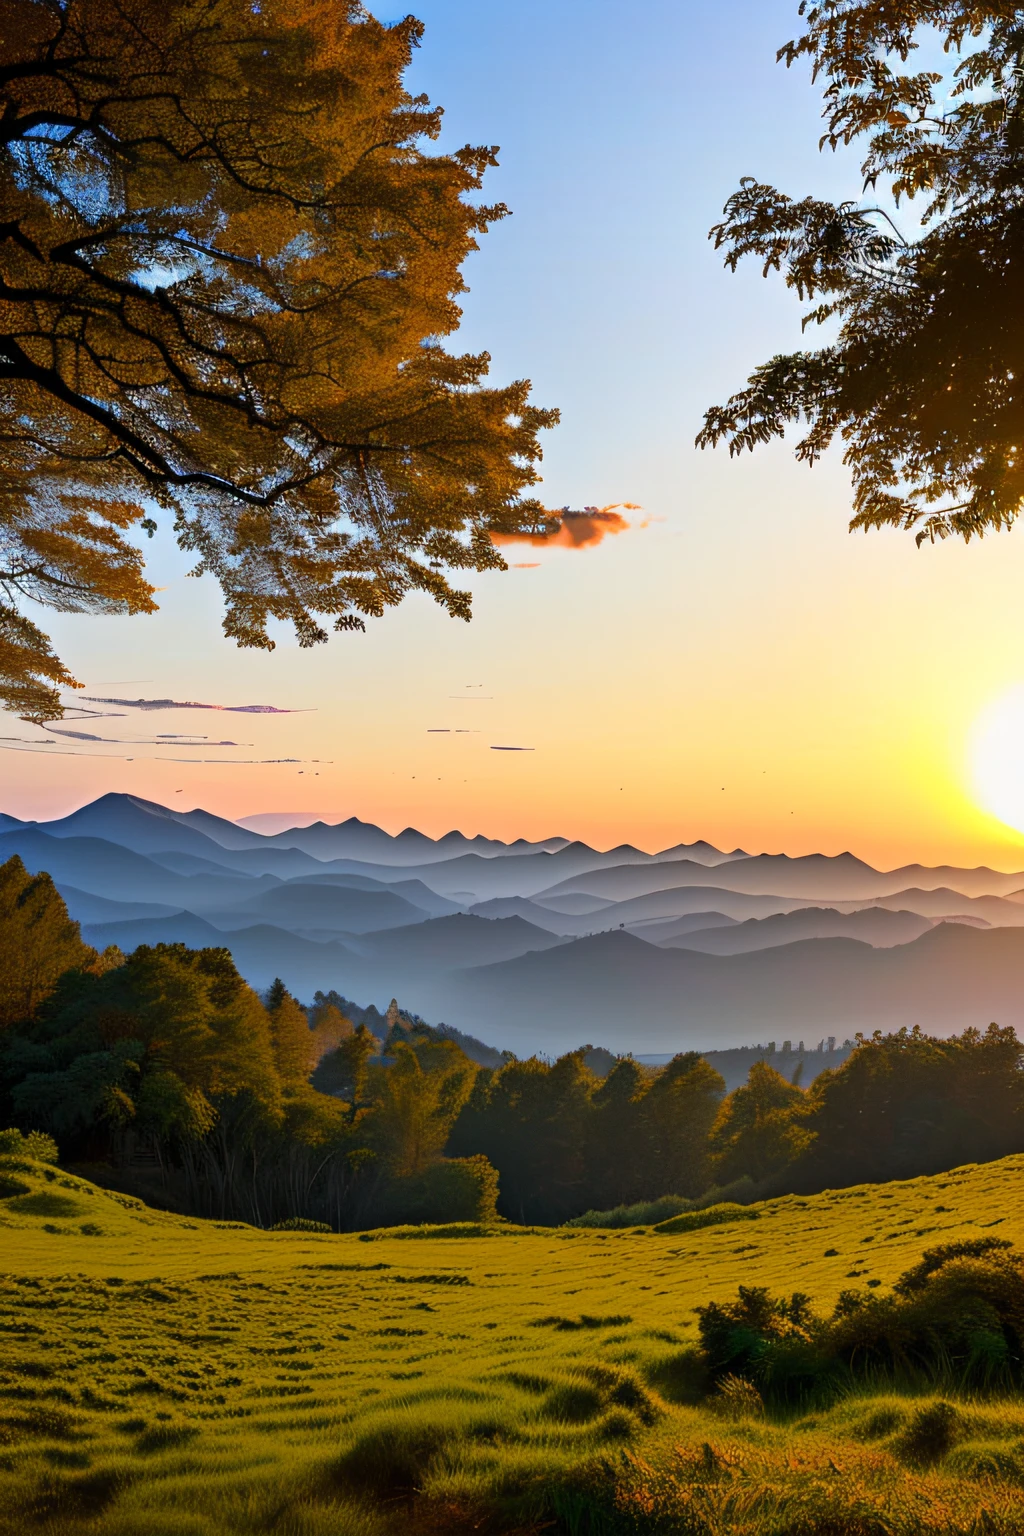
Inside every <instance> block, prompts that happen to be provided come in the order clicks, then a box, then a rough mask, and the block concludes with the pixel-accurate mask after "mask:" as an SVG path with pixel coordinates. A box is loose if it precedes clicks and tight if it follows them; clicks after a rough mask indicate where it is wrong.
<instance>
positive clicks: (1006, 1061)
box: [449, 1024, 1024, 1223]
mask: <svg viewBox="0 0 1024 1536" xmlns="http://www.w3.org/2000/svg"><path fill="white" fill-rule="evenodd" d="M584 1055H585V1053H584V1052H583V1051H577V1052H574V1053H572V1054H570V1055H567V1056H563V1057H561V1058H560V1060H558V1061H556V1062H555V1063H554V1064H553V1065H550V1066H549V1065H547V1064H545V1063H543V1062H540V1061H536V1060H532V1061H523V1062H512V1063H509V1064H508V1065H507V1066H505V1067H502V1068H501V1069H500V1071H497V1072H488V1071H483V1072H480V1073H479V1074H478V1075H477V1078H476V1081H475V1083H474V1085H473V1090H472V1092H471V1094H470V1095H469V1098H468V1099H467V1102H466V1106H465V1108H464V1109H463V1110H462V1112H461V1113H460V1115H459V1117H458V1119H457V1121H456V1122H455V1125H454V1128H453V1131H452V1135H451V1138H450V1141H449V1148H450V1150H451V1151H452V1152H454V1153H456V1154H457V1155H459V1156H462V1157H466V1156H471V1155H472V1154H474V1153H483V1154H484V1155H485V1156H486V1157H487V1158H488V1159H489V1160H490V1161H491V1162H492V1163H493V1164H494V1166H495V1168H497V1170H498V1173H499V1176H500V1181H501V1198H500V1201H499V1209H500V1210H501V1211H502V1212H503V1213H504V1214H506V1215H508V1216H510V1217H512V1218H513V1219H514V1220H516V1221H525V1222H539V1223H549V1222H561V1221H565V1220H568V1219H570V1218H572V1217H574V1216H576V1215H577V1214H578V1213H580V1212H584V1211H587V1210H597V1211H605V1212H609V1211H613V1210H614V1209H615V1208H619V1209H621V1208H623V1207H625V1208H627V1210H628V1208H629V1207H635V1206H640V1205H642V1203H643V1202H653V1201H656V1200H658V1199H660V1198H663V1197H664V1196H667V1195H678V1196H683V1197H687V1198H690V1199H693V1198H695V1197H699V1196H701V1195H702V1194H705V1193H706V1192H708V1191H709V1190H715V1191H717V1192H718V1194H719V1195H720V1197H722V1198H730V1199H734V1200H735V1199H755V1198H762V1197H767V1196H770V1195H774V1194H781V1193H787V1192H803V1193H811V1192H813V1191H816V1190H820V1189H827V1188H834V1187H841V1186H843V1185H849V1184H859V1183H868V1182H875V1181H878V1182H882V1181H885V1180H888V1179H905V1178H914V1177H917V1176H918V1175H920V1174H926V1173H937V1172H940V1171H942V1170H943V1169H946V1168H953V1167H956V1166H958V1165H959V1164H962V1163H969V1162H986V1161H989V1160H991V1159H993V1158H997V1157H1003V1156H1006V1155H1007V1154H1009V1153H1011V1152H1019V1151H1021V1150H1024V1047H1022V1046H1021V1044H1020V1042H1019V1041H1018V1040H1017V1037H1016V1035H1015V1034H1014V1032H1013V1030H1012V1029H1000V1028H999V1027H998V1026H997V1025H995V1024H993V1025H990V1026H989V1028H988V1029H987V1030H985V1031H984V1032H982V1031H979V1030H974V1029H968V1030H965V1031H964V1033H963V1034H962V1035H959V1036H954V1037H952V1038H950V1039H948V1040H938V1039H934V1038H932V1037H931V1036H929V1035H926V1034H924V1033H923V1032H922V1031H921V1030H920V1029H914V1030H900V1031H899V1032H897V1033H895V1034H890V1035H882V1034H880V1033H878V1034H875V1035H873V1036H872V1037H870V1038H867V1039H864V1038H858V1042H857V1044H856V1047H855V1049H854V1050H853V1051H852V1052H851V1054H850V1055H849V1056H848V1058H847V1059H846V1061H845V1062H844V1063H843V1065H842V1066H840V1067H838V1068H833V1069H830V1070H826V1071H825V1072H822V1073H821V1074H820V1075H819V1076H818V1077H817V1078H816V1079H815V1080H814V1082H813V1084H812V1085H811V1087H810V1088H809V1089H807V1090H806V1091H804V1090H802V1089H801V1088H799V1087H797V1086H795V1085H794V1084H793V1083H791V1082H789V1081H787V1079H786V1078H784V1077H783V1076H782V1075H781V1074H780V1073H779V1072H777V1071H776V1070H775V1069H774V1068H773V1067H772V1066H771V1065H770V1064H769V1063H768V1062H764V1061H762V1062H755V1064H754V1065H753V1066H752V1067H751V1069H750V1072H749V1075H748V1078H747V1081H746V1083H745V1084H743V1085H742V1086H741V1087H739V1088H736V1089H734V1091H733V1092H732V1093H729V1094H725V1093H724V1083H723V1081H722V1078H721V1077H720V1076H719V1074H718V1073H717V1072H716V1071H715V1070H714V1068H713V1067H711V1066H710V1065H709V1064H708V1063H707V1062H706V1061H705V1060H704V1059H703V1057H701V1056H699V1055H697V1054H696V1053H695V1052H691V1053H688V1054H685V1055H680V1056H677V1057H675V1059H674V1060H673V1061H671V1062H670V1063H669V1064H668V1066H666V1067H665V1068H663V1069H662V1070H661V1071H659V1072H657V1073H655V1074H652V1073H651V1072H649V1071H645V1070H644V1069H643V1068H642V1067H640V1066H638V1064H637V1063H636V1062H634V1061H633V1060H631V1059H629V1058H623V1059H620V1060H619V1061H617V1062H616V1064H615V1066H614V1067H613V1068H612V1070H611V1072H610V1073H609V1074H608V1076H607V1077H605V1078H604V1079H603V1080H598V1079H595V1078H594V1077H593V1075H592V1074H591V1073H589V1072H588V1071H587V1068H586V1066H585V1064H584ZM664 1214H667V1212H665V1213H664ZM634 1219H635V1220H636V1221H640V1220H643V1219H645V1218H644V1217H643V1215H642V1213H640V1212H639V1211H638V1212H637V1213H636V1214H635V1217H634ZM655 1219H660V1218H655Z"/></svg>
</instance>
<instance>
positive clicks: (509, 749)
mask: <svg viewBox="0 0 1024 1536" xmlns="http://www.w3.org/2000/svg"><path fill="white" fill-rule="evenodd" d="M491 751H492V752H535V751H536V748H535V747H492V748H491Z"/></svg>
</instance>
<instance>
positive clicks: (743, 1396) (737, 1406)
mask: <svg viewBox="0 0 1024 1536" xmlns="http://www.w3.org/2000/svg"><path fill="white" fill-rule="evenodd" d="M711 1407H712V1408H713V1409H714V1411H715V1412H716V1413H717V1414H719V1415H720V1417H722V1418H723V1419H760V1418H763V1417H764V1398H763V1397H762V1396H761V1394H760V1392H759V1391H758V1390H757V1388H756V1387H755V1386H754V1383H753V1382H752V1381H746V1380H745V1379H744V1378H743V1377H742V1376H725V1377H723V1379H722V1380H721V1381H720V1382H719V1383H718V1391H717V1392H716V1393H715V1395H714V1397H713V1399H712V1401H711Z"/></svg>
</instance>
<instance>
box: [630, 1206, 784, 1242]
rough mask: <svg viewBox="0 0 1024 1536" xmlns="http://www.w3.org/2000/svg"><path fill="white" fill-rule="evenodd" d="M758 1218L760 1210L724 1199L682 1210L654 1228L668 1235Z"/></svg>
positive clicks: (756, 1219) (757, 1219)
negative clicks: (694, 1208) (714, 1203)
mask: <svg viewBox="0 0 1024 1536" xmlns="http://www.w3.org/2000/svg"><path fill="white" fill-rule="evenodd" d="M760 1219H761V1212H760V1211H755V1210H753V1209H752V1208H751V1207H750V1206H748V1205H734V1204H733V1203H732V1202H731V1201H725V1202H723V1203H722V1204H720V1205H708V1206H705V1207H704V1209H703V1210H697V1211H683V1212H682V1214H681V1215H679V1216H673V1217H671V1218H670V1219H669V1220H668V1221H662V1222H659V1223H658V1225H657V1226H656V1227H655V1229H654V1230H655V1232H663V1233H664V1234H665V1235H666V1236H667V1237H668V1236H673V1235H674V1234H675V1233H677V1232H697V1231H699V1230H700V1228H701V1227H717V1226H720V1225H721V1224H722V1223H724V1222H727V1221H759V1220H760Z"/></svg>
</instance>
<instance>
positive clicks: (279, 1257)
mask: <svg viewBox="0 0 1024 1536" xmlns="http://www.w3.org/2000/svg"><path fill="white" fill-rule="evenodd" d="M1022 1196H1024V1157H1014V1158H1008V1159H1004V1160H1003V1161H1001V1162H998V1163H991V1164H987V1165H983V1166H976V1167H975V1166H972V1167H968V1168H962V1169H958V1170H956V1171H955V1172H953V1173H949V1174H944V1175H940V1176H937V1177H934V1178H926V1179H916V1180H913V1181H910V1182H907V1183H901V1184H891V1185H883V1186H875V1187H861V1188H856V1189H849V1190H843V1191H838V1192H834V1193H826V1194H823V1195H819V1196H815V1197H810V1198H807V1199H803V1198H797V1197H788V1198H785V1199H779V1200H774V1201H769V1202H766V1203H764V1204H762V1205H760V1206H756V1207H750V1208H746V1209H745V1210H744V1212H743V1213H742V1216H743V1219H738V1220H734V1221H730V1222H727V1223H723V1224H721V1225H717V1226H711V1227H706V1228H703V1229H698V1230H691V1231H675V1232H658V1231H652V1230H651V1229H629V1230H620V1231H614V1232H608V1233H602V1232H598V1231H594V1230H588V1229H565V1228H563V1229H561V1230H556V1231H548V1230H544V1231H542V1230H525V1231H524V1230H523V1229H519V1228H512V1227H509V1228H504V1229H502V1228H495V1229H490V1230H483V1229H478V1228H462V1229H443V1228H442V1229H438V1228H408V1229H397V1230H395V1229H392V1230H391V1231H384V1232H381V1233H379V1234H378V1233H371V1234H366V1233H364V1234H361V1235H359V1236H326V1235H324V1236H320V1235H309V1234H303V1233H267V1232H260V1231H257V1230H255V1229H253V1228H248V1227H244V1226H239V1225H236V1224H233V1223H216V1222H201V1221H198V1220H188V1219H184V1218H181V1217H176V1216H171V1215H167V1214H164V1213H161V1212H158V1211H154V1210H150V1209H147V1208H146V1207H144V1206H142V1205H140V1204H138V1203H137V1202H134V1201H132V1200H130V1199H128V1198H127V1197H125V1196H121V1195H117V1194H111V1193H108V1192H105V1191H103V1190H100V1189H98V1188H96V1187H94V1186H92V1185H90V1184H88V1183H86V1182H85V1181H83V1180H80V1179H76V1178H74V1177H71V1176H69V1175H67V1174H64V1173H62V1172H61V1171H60V1170H58V1169H52V1168H46V1167H44V1165H42V1164H37V1163H30V1162H28V1161H25V1160H18V1159H9V1160H7V1161H6V1162H0V1272H2V1273H0V1338H2V1343H0V1492H2V1495H3V1497H2V1499H0V1531H2V1532H3V1533H8V1532H10V1533H14V1532H19V1533H20V1532H23V1531H25V1530H27V1529H28V1530H33V1531H36V1530H38V1531H44V1532H49V1533H53V1536H56V1533H58V1532H60V1533H63V1532H68V1533H70V1532H83V1533H84V1532H87V1531H90V1532H91V1531H95V1532H97V1533H100V1532H102V1533H103V1536H223V1533H236V1532H237V1533H247V1532H264V1531H267V1532H270V1531H273V1532H276V1533H281V1536H328V1533H331V1536H341V1533H345V1536H348V1533H352V1536H384V1533H385V1532H391V1531H399V1530H401V1531H403V1532H406V1531H409V1532H419V1531H423V1532H427V1531H438V1532H440V1531H462V1530H465V1531H469V1530H479V1531H495V1532H498V1531H502V1532H511V1531H517V1532H525V1531H532V1530H540V1529H548V1530H556V1531H557V1530H561V1531H565V1532H569V1533H573V1536H576V1533H579V1536H582V1533H586V1532H594V1533H597V1532H601V1531H609V1532H612V1531H633V1530H635V1531H660V1530H662V1529H663V1530H665V1531H669V1530H672V1531H679V1532H694V1533H698V1532H700V1533H704V1532H708V1533H717V1532H726V1531H730V1532H732V1531H736V1532H749V1533H751V1536H754V1533H757V1536H768V1533H772V1536H776V1533H777V1536H782V1533H787V1536H815V1533H818V1536H839V1533H852V1536H858V1533H861V1536H875V1533H878V1536H882V1533H890V1532H892V1533H898V1536H904V1533H906V1536H911V1533H916V1532H964V1533H966V1532H978V1533H980V1532H982V1531H985V1532H990V1533H991V1532H1004V1531H1005V1532H1008V1533H1009V1532H1024V1401H1014V1402H1003V1401H992V1400H978V1401H965V1400H961V1401H953V1400H950V1403H949V1406H946V1407H944V1406H942V1404H941V1403H940V1402H939V1401H938V1400H937V1398H936V1397H935V1396H930V1397H929V1396H914V1395H912V1394H910V1393H904V1394H899V1393H894V1391H893V1390H892V1388H891V1386H889V1387H886V1388H883V1387H881V1386H880V1387H879V1390H878V1391H877V1392H875V1393H870V1392H864V1393H862V1394H858V1395H855V1396H850V1397H847V1398H845V1399H843V1400H842V1401H840V1402H838V1403H836V1404H834V1405H833V1406H831V1407H829V1408H827V1409H822V1410H820V1411H816V1412H812V1413H807V1412H805V1413H804V1414H802V1415H800V1414H792V1415H790V1416H789V1417H788V1418H785V1419H782V1418H769V1417H765V1416H764V1415H763V1414H762V1413H760V1412H759V1411H758V1407H757V1404H756V1403H754V1404H749V1403H746V1402H744V1401H743V1400H742V1396H741V1397H740V1398H738V1399H735V1400H730V1399H728V1398H727V1397H723V1398H721V1399H718V1400H716V1401H715V1402H714V1403H713V1404H710V1405H709V1404H708V1403H703V1404H701V1403H698V1404H697V1405H696V1406H694V1405H693V1404H694V1391H693V1381H694V1363H693V1362H694V1356H693V1351H692V1343H693V1341H694V1339H695V1337H696V1320H695V1317H694V1312H693V1309H694V1307H695V1306H696V1305H699V1304H701V1303H703V1302H705V1301H708V1300H711V1299H721V1300H725V1299H728V1298H730V1297H731V1296H733V1295H734V1294H735V1291H736V1287H737V1285H738V1284H746V1285H766V1286H768V1287H770V1288H771V1289H772V1290H773V1291H776V1292H778V1291H792V1290H795V1289H799V1290H801V1291H806V1292H809V1293H810V1294H811V1295H812V1296H813V1297H814V1299H815V1301H816V1302H817V1303H819V1304H821V1305H828V1304H830V1303H831V1302H832V1301H834V1299H835V1297H836V1296H837V1295H838V1293H839V1291H840V1290H842V1289H845V1288H848V1287H851V1286H855V1285H858V1284H859V1285H862V1286H875V1287H877V1286H883V1287H885V1286H887V1285H889V1284H891V1282H892V1281H893V1280H894V1279H895V1277H896V1276H897V1275H898V1274H899V1273H900V1272H901V1271H903V1270H905V1269H907V1268H908V1267H909V1266H910V1265H911V1264H913V1263H914V1262H915V1261H916V1260H917V1259H918V1258H919V1257H920V1255H921V1252H922V1250H923V1249H925V1248H927V1247H930V1246H934V1245H935V1244H937V1243H941V1242H948V1241H952V1240H955V1239H958V1238H963V1237H977V1236H986V1235H998V1236H1000V1237H1006V1238H1008V1239H1010V1240H1012V1241H1014V1242H1015V1243H1017V1244H1018V1245H1021V1246H1024V1198H1022ZM446 1232H447V1234H448V1235H446ZM947 1397H948V1394H947ZM936 1426H938V1430H936Z"/></svg>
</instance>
